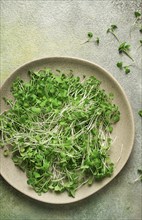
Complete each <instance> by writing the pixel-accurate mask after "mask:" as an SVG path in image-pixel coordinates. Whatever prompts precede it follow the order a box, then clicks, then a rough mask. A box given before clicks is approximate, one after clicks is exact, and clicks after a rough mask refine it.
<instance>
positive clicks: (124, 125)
mask: <svg viewBox="0 0 142 220" xmlns="http://www.w3.org/2000/svg"><path fill="white" fill-rule="evenodd" d="M44 67H49V68H51V69H52V71H55V70H56V69H60V70H61V71H62V72H64V73H68V72H69V71H70V70H73V73H74V75H78V76H83V75H86V76H91V75H94V76H96V78H97V79H99V80H101V81H102V84H101V87H102V88H103V89H105V90H106V92H107V93H109V92H112V93H114V96H115V99H114V102H115V103H116V104H117V105H118V106H119V110H120V112H121V120H120V121H119V122H118V123H116V125H115V126H114V130H113V134H112V136H113V138H115V142H114V144H113V145H112V148H111V151H110V156H111V159H112V161H113V162H114V164H115V170H114V173H113V175H112V177H108V178H105V179H104V180H103V181H101V182H95V183H94V184H93V185H92V186H87V185H85V186H83V187H82V188H80V189H79V190H78V191H77V192H76V196H75V198H72V197H69V196H68V195H67V193H66V192H65V193H62V194H55V193H51V192H47V193H45V194H42V195H41V196H39V195H38V194H37V193H35V192H34V190H32V189H31V188H30V187H29V186H28V185H27V178H26V175H25V173H23V172H22V171H21V170H20V169H18V168H17V167H16V166H15V165H14V163H13V161H12V160H11V159H10V157H7V158H5V157H4V156H3V154H2V152H1V175H2V176H3V177H4V179H5V180H6V181H7V182H8V183H9V184H10V185H12V186H13V187H14V188H16V189H17V190H19V191H20V192H22V193H24V194H26V195H27V196H29V197H31V198H34V199H36V200H39V201H42V202H46V203H52V204H65V203H72V202H76V201H79V200H81V199H84V198H86V197H88V196H90V195H92V194H93V193H95V192H97V191H98V190H100V189H101V188H102V187H104V186H105V185H106V184H108V183H109V182H110V181H112V180H113V179H114V177H115V176H116V175H117V174H118V173H119V172H120V171H121V169H122V168H123V167H124V165H125V164H126V162H127V160H128V158H129V156H130V153H131V151H132V146H133V141H134V120H133V115H132V110H131V107H130V104H129V101H128V99H127V97H126V95H125V93H124V91H123V89H122V88H121V86H120V85H119V83H118V82H117V81H116V80H115V79H114V78H113V77H112V76H111V74H110V73H108V72H107V71H106V70H104V69H103V68H102V67H100V66H98V65H96V64H94V63H91V62H88V61H85V60H81V59H77V58H69V57H50V58H42V59H39V60H35V61H32V62H29V63H27V64H24V65H23V66H21V67H20V68H18V69H17V70H16V71H15V72H14V73H13V74H11V76H10V77H9V78H8V79H7V80H6V82H5V83H4V84H3V86H2V88H1V97H8V98H10V97H11V93H10V87H11V85H12V82H13V81H14V80H15V78H16V77H17V76H20V77H21V78H22V79H24V80H26V79H27V71H28V70H40V69H42V68H44ZM1 104H2V105H1V111H2V112H3V111H4V110H5V109H6V108H7V106H6V105H5V104H4V102H3V100H1Z"/></svg>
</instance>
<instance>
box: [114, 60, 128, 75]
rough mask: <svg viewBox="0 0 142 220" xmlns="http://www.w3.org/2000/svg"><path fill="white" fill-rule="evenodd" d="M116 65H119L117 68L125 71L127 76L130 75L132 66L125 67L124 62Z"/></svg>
mask: <svg viewBox="0 0 142 220" xmlns="http://www.w3.org/2000/svg"><path fill="white" fill-rule="evenodd" d="M116 65H117V67H118V68H119V69H120V70H124V72H125V73H126V74H128V73H130V66H131V65H129V66H124V65H123V62H118V63H117V64H116Z"/></svg>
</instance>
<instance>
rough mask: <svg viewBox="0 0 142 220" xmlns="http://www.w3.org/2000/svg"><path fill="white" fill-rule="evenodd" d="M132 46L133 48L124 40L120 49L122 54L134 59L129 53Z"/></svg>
mask: <svg viewBox="0 0 142 220" xmlns="http://www.w3.org/2000/svg"><path fill="white" fill-rule="evenodd" d="M130 48H131V45H129V44H127V43H126V42H123V43H121V44H120V45H119V47H118V51H119V53H120V54H121V53H124V54H126V55H127V56H128V57H129V58H130V59H131V60H132V61H134V59H133V58H132V57H131V55H130V54H129V51H130Z"/></svg>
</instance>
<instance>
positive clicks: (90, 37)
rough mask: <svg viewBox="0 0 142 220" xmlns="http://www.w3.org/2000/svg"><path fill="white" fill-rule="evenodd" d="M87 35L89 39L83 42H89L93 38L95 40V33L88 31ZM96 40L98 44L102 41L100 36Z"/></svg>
mask: <svg viewBox="0 0 142 220" xmlns="http://www.w3.org/2000/svg"><path fill="white" fill-rule="evenodd" d="M87 37H88V40H87V41H85V42H84V43H83V44H85V43H89V42H90V41H91V40H93V37H94V34H93V33H92V32H88V34H87ZM91 42H92V41H91ZM94 42H95V43H96V44H97V45H99V43H100V39H99V37H97V38H96V40H94Z"/></svg>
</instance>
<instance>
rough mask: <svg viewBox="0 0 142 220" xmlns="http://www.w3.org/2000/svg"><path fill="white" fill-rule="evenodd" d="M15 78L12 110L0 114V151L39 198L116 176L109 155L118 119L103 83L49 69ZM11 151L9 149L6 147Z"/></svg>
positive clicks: (74, 190)
mask: <svg viewBox="0 0 142 220" xmlns="http://www.w3.org/2000/svg"><path fill="white" fill-rule="evenodd" d="M29 76H30V81H29V82H24V81H23V80H21V79H20V78H17V80H15V81H14V82H13V85H12V88H11V92H12V94H13V96H14V101H12V100H8V99H6V98H5V102H6V103H7V104H8V105H10V109H9V110H7V111H5V112H3V114H1V115H0V122H1V125H0V130H1V143H0V146H1V147H5V148H4V155H5V156H8V155H9V154H12V159H13V161H14V163H15V165H17V166H18V167H20V168H21V169H22V170H23V171H24V172H26V175H27V177H28V181H27V183H28V184H29V185H31V186H32V187H33V189H34V190H35V191H36V192H37V193H39V194H40V193H42V192H47V191H48V190H51V191H55V192H63V191H67V192H68V194H69V195H70V196H73V197H74V196H75V192H76V190H77V189H79V188H80V187H81V186H82V185H84V184H88V185H91V184H92V183H93V182H94V180H101V179H102V178H104V177H106V176H111V174H112V173H113V163H112V162H111V159H110V156H109V149H110V146H111V132H112V130H113V127H112V126H113V124H114V123H116V122H118V121H119V119H120V112H119V110H118V107H117V106H116V105H115V104H113V95H112V94H108V95H107V94H106V93H105V91H104V90H102V89H101V88H100V84H101V82H100V81H99V80H97V79H96V78H95V77H94V76H91V77H89V78H87V79H86V78H85V77H83V78H82V79H80V78H79V77H75V76H73V74H72V73H69V74H66V75H65V74H62V73H58V74H53V73H52V71H51V70H50V69H44V70H40V71H37V72H33V71H29ZM6 146H7V147H6Z"/></svg>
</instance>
